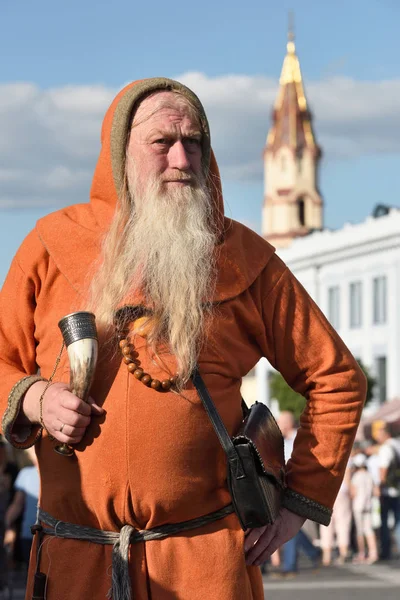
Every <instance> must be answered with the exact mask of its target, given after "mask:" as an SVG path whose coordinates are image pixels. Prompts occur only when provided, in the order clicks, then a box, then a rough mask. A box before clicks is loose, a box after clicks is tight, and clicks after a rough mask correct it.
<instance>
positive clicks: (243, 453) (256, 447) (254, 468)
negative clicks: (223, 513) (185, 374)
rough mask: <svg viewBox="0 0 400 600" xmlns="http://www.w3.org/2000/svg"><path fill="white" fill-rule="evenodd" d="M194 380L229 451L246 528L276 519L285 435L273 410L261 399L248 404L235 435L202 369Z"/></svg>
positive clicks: (232, 486) (230, 474)
mask: <svg viewBox="0 0 400 600" xmlns="http://www.w3.org/2000/svg"><path fill="white" fill-rule="evenodd" d="M192 380H193V383H194V385H195V387H196V389H197V392H198V394H199V396H200V399H201V400H202V402H203V405H204V407H205V409H206V411H207V414H208V416H209V417H210V420H211V422H212V425H213V427H214V429H215V432H216V434H217V436H218V438H219V441H220V443H221V445H222V447H223V449H224V451H225V453H226V455H227V461H228V464H227V483H228V488H229V491H230V494H231V498H232V504H233V507H234V509H235V512H236V514H237V516H238V518H239V521H240V524H241V526H242V528H243V529H244V530H246V529H251V528H254V527H262V526H264V525H267V524H269V523H273V522H274V521H275V520H276V518H277V516H278V515H279V511H280V507H281V503H282V497H283V493H284V490H285V487H286V484H285V458H284V444H283V437H282V433H281V431H280V429H279V427H278V424H277V423H276V421H275V419H274V417H273V415H272V413H271V411H270V410H269V408H268V407H267V406H266V405H265V404H262V403H260V402H256V403H255V404H253V406H252V407H251V408H250V409H247V407H245V410H244V412H245V414H244V419H243V422H242V425H241V427H240V429H239V431H238V432H237V434H236V435H235V436H233V438H231V437H230V436H229V434H228V432H227V430H226V427H225V425H224V424H223V422H222V420H221V417H220V416H219V413H218V411H217V409H216V408H215V405H214V403H213V401H212V399H211V396H210V394H209V392H208V390H207V387H206V385H205V383H204V381H203V379H202V378H201V376H200V373H199V371H198V369H195V371H194V373H193V376H192ZM243 404H244V403H243ZM244 406H245V405H244Z"/></svg>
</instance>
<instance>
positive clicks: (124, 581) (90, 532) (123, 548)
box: [38, 504, 234, 600]
mask: <svg viewBox="0 0 400 600" xmlns="http://www.w3.org/2000/svg"><path fill="white" fill-rule="evenodd" d="M233 512H234V509H233V506H232V504H228V505H227V506H225V507H224V508H222V509H220V510H217V511H214V512H212V513H209V514H207V515H203V516H201V517H197V518H196V519H190V520H189V521H182V522H181V523H172V524H170V525H161V526H160V527H154V528H153V529H135V528H134V527H132V526H131V525H124V526H123V527H122V529H121V531H120V532H119V533H118V532H116V531H102V530H101V529H95V528H94V527H85V526H83V525H74V524H73V523H65V522H63V521H59V520H58V519H55V518H54V517H52V516H51V515H49V514H48V513H47V512H45V511H44V510H42V509H41V508H40V507H39V509H38V520H39V521H41V523H42V525H46V526H47V527H44V528H43V533H44V534H45V535H50V536H53V537H57V538H69V539H73V540H86V541H88V542H93V543H95V544H102V545H106V544H113V550H112V587H111V590H110V591H109V593H108V598H112V600H131V598H132V595H131V582H130V579H129V564H128V563H129V545H130V544H137V543H138V542H149V541H150V540H162V539H164V538H166V537H169V536H171V535H174V534H175V533H180V532H182V531H189V530H191V529H196V528H197V527H201V526H202V525H207V524H208V523H212V522H213V521H218V520H220V519H223V518H224V517H226V516H227V515H230V514H231V513H233ZM49 528H51V529H49Z"/></svg>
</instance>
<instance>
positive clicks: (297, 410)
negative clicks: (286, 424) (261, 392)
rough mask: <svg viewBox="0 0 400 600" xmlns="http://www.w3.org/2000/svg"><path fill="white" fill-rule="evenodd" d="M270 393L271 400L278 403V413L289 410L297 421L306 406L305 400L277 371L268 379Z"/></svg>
mask: <svg viewBox="0 0 400 600" xmlns="http://www.w3.org/2000/svg"><path fill="white" fill-rule="evenodd" d="M270 393H271V398H275V399H276V400H277V401H278V404H279V410H280V411H283V410H289V411H290V412H292V413H293V414H294V417H295V419H296V420H298V418H299V417H300V415H301V413H302V412H303V409H304V407H305V405H306V399H305V398H304V397H303V396H302V395H301V394H298V393H297V392H295V391H294V390H292V388H291V387H290V386H289V385H288V384H287V383H286V381H285V380H284V379H283V377H282V375H281V374H280V373H278V372H277V371H276V372H275V373H273V374H272V375H271V377H270Z"/></svg>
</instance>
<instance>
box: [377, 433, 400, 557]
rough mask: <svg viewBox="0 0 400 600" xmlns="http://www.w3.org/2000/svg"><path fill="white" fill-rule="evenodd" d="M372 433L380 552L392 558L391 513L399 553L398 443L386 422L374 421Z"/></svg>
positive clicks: (399, 477) (399, 449)
mask: <svg viewBox="0 0 400 600" xmlns="http://www.w3.org/2000/svg"><path fill="white" fill-rule="evenodd" d="M372 435H373V437H374V439H375V441H376V442H377V443H378V444H379V451H378V457H379V485H380V501H381V553H380V558H381V559H382V560H389V559H391V558H392V541H391V534H390V529H389V515H390V513H391V514H392V515H393V520H394V536H395V540H396V544H397V551H398V552H399V553H400V444H399V442H397V441H396V440H395V439H393V438H392V436H391V434H390V431H389V427H388V424H387V423H385V422H384V421H375V423H373V427H372Z"/></svg>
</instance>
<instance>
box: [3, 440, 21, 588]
mask: <svg viewBox="0 0 400 600" xmlns="http://www.w3.org/2000/svg"><path fill="white" fill-rule="evenodd" d="M17 474H18V467H17V465H16V464H14V463H13V462H11V461H10V460H9V459H8V454H7V446H6V442H5V441H4V439H3V437H2V436H0V590H2V589H3V588H4V587H5V585H6V583H7V579H8V574H7V572H8V568H9V557H10V554H9V553H8V552H7V550H8V548H7V545H6V540H5V515H6V511H7V508H8V506H9V504H10V502H11V501H12V499H13V496H14V482H15V479H16V477H17Z"/></svg>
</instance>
